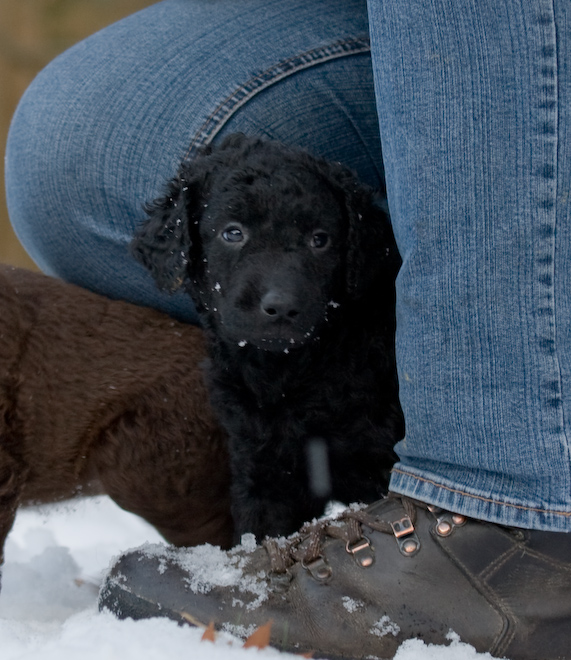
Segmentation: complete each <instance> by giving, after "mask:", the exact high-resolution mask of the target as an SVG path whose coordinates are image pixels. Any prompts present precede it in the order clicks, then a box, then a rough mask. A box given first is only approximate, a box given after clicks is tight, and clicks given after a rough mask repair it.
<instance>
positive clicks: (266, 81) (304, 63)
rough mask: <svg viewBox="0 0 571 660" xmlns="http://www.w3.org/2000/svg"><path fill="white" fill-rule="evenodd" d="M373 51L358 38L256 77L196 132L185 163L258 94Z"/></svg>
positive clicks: (365, 38)
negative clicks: (334, 62)
mask: <svg viewBox="0 0 571 660" xmlns="http://www.w3.org/2000/svg"><path fill="white" fill-rule="evenodd" d="M370 50H371V46H370V42H369V37H368V36H362V37H354V38H351V39H343V40H340V41H335V42H333V43H331V44H329V45H327V46H322V47H320V48H315V49H313V50H308V51H306V52H304V53H300V54H298V55H294V56H293V57H290V58H288V59H285V60H282V61H280V62H278V63H277V64H274V65H273V66H271V67H269V68H268V69H266V70H264V71H262V72H261V73H259V74H257V75H255V76H253V77H252V78H250V79H249V80H248V81H247V82H245V83H244V84H242V85H240V86H239V87H238V88H237V89H235V90H234V91H233V92H232V94H230V95H229V96H228V97H226V98H225V99H224V100H223V101H222V102H221V103H220V104H219V105H218V106H217V107H216V108H215V109H214V110H213V112H212V113H211V114H210V116H209V117H208V118H207V119H206V121H205V122H204V123H203V124H202V126H201V127H200V128H199V129H198V131H197V132H196V134H195V136H194V139H193V140H192V142H191V143H190V146H189V147H188V149H187V151H186V154H185V155H184V158H183V160H184V161H186V160H189V159H190V158H191V156H193V155H194V154H195V152H196V151H197V149H199V148H200V147H202V146H204V145H206V144H209V143H210V142H211V141H212V140H213V139H214V137H215V136H216V134H217V133H218V132H219V131H220V130H222V128H223V126H224V124H225V123H226V122H227V121H228V120H229V119H230V118H231V117H232V115H234V113H235V112H236V111H237V110H238V109H239V108H241V107H242V106H244V105H245V104H246V103H247V102H248V101H249V100H250V99H252V98H253V97H254V96H256V94H259V93H260V92H262V91H263V90H265V89H267V88H268V87H271V86H272V85H274V84H275V83H277V82H279V81H280V80H283V79H284V78H287V77H289V76H291V75H294V74H295V73H298V72H299V71H303V70H304V69H309V68H311V67H314V66H317V65H319V64H323V63H324V62H329V61H331V60H336V59H340V58H342V57H350V56H352V55H361V54H363V53H368V52H370Z"/></svg>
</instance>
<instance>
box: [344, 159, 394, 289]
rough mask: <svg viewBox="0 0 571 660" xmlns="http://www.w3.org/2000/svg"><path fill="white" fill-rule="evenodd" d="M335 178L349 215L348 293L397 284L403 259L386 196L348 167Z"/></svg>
mask: <svg viewBox="0 0 571 660" xmlns="http://www.w3.org/2000/svg"><path fill="white" fill-rule="evenodd" d="M335 179H336V182H337V184H338V185H339V186H340V189H341V193H342V196H343V203H344V206H345V209H346V213H347V223H348V227H347V252H346V286H347V291H348V293H349V294H350V295H351V296H353V297H360V296H361V295H362V294H364V292H365V291H366V290H367V288H368V287H369V286H371V285H373V284H378V283H379V281H385V282H386V283H387V284H388V283H392V282H394V279H395V278H396V275H397V273H398V270H399V268H400V265H401V258H400V255H399V252H398V249H397V246H396V242H395V239H394V235H393V231H392V227H391V221H390V216H389V212H388V204H387V200H386V197H385V195H384V193H382V192H380V193H376V192H375V191H374V190H373V189H372V188H370V187H369V186H367V185H365V184H363V183H361V182H360V181H358V180H357V178H356V177H355V176H354V175H353V173H352V172H350V171H349V170H347V169H346V168H344V167H339V168H338V169H337V170H336V172H335ZM379 278H380V279H379Z"/></svg>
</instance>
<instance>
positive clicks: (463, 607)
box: [100, 495, 571, 660]
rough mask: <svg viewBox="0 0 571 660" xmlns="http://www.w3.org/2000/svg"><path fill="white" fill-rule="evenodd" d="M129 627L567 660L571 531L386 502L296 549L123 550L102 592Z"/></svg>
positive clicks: (364, 648) (316, 646) (314, 527)
mask: <svg viewBox="0 0 571 660" xmlns="http://www.w3.org/2000/svg"><path fill="white" fill-rule="evenodd" d="M100 607H101V608H108V609H109V610H111V611H112V612H114V613H115V614H116V615H117V616H119V617H121V618H125V617H132V618H134V619H141V618H145V617H151V616H167V617H170V618H173V619H176V620H178V621H185V622H189V623H191V624H194V625H199V626H200V625H203V626H207V625H208V624H209V623H210V622H214V624H215V626H216V628H219V629H225V630H227V631H230V632H233V633H236V634H238V635H240V634H241V635H247V634H248V633H250V632H251V631H252V630H253V629H255V628H256V627H259V626H260V625H263V624H265V623H267V622H268V621H269V620H272V621H273V626H272V636H271V642H270V643H271V645H272V646H275V647H277V648H279V649H282V650H287V651H293V652H308V651H313V652H314V655H316V656H326V657H329V658H331V657H335V658H341V657H342V658H366V657H367V656H376V657H378V658H391V657H393V655H394V654H395V652H396V650H397V648H398V647H399V645H400V644H401V643H402V642H403V641H405V640H407V639H410V638H419V639H422V640H424V641H425V642H427V643H434V644H446V643H447V639H449V634H450V632H454V633H457V635H459V637H460V639H461V640H462V641H464V642H467V643H469V644H472V645H473V646H474V647H475V648H476V649H477V650H478V651H480V652H485V651H488V652H490V653H491V654H492V655H494V656H497V657H508V658H510V660H542V659H543V660H548V659H549V660H552V659H555V658H558V659H562V658H571V534H564V533H554V532H538V531H527V530H522V529H514V528H505V527H500V526H499V525H493V524H489V523H483V522H478V521H476V520H471V519H466V518H465V517H463V516H460V515H455V514H451V513H449V512H446V511H442V510H440V509H438V508H436V507H429V506H427V505H425V504H422V503H419V502H415V501H412V500H409V499H407V498H404V497H400V496H396V495H391V496H389V497H388V498H387V499H385V500H381V501H379V502H377V503H375V504H373V505H371V506H369V507H368V508H366V509H362V510H349V511H346V512H345V513H344V514H343V515H342V517H341V518H339V519H337V520H333V521H332V520H328V521H323V522H318V523H314V524H311V525H307V526H306V527H305V528H304V529H302V530H301V532H300V533H299V534H297V535H294V536H293V537H290V538H289V539H288V540H285V539H277V540H276V539H266V541H265V542H264V543H263V545H262V546H255V544H254V542H253V539H252V542H251V543H249V542H248V539H246V543H243V545H242V546H238V547H237V548H235V549H233V550H231V551H229V552H222V551H221V550H219V549H217V548H213V547H212V546H201V547H199V548H193V549H190V550H177V549H174V548H168V547H164V546H153V547H151V548H150V549H149V548H147V549H141V550H137V551H134V552H130V553H128V554H126V555H124V556H123V557H122V558H121V559H120V560H119V561H118V562H117V564H116V565H115V566H114V567H113V569H112V570H111V573H110V575H109V576H108V578H107V581H106V584H105V585H104V587H103V589H102V593H101V600H100Z"/></svg>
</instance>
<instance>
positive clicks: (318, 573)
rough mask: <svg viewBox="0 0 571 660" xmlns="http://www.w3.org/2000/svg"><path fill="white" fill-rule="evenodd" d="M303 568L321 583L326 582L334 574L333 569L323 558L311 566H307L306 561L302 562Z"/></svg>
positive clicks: (310, 563)
mask: <svg viewBox="0 0 571 660" xmlns="http://www.w3.org/2000/svg"><path fill="white" fill-rule="evenodd" d="M301 565H302V567H303V568H305V570H306V571H309V572H310V574H311V576H312V577H313V578H315V579H316V580H318V581H319V582H325V581H326V580H328V579H329V578H330V577H331V575H332V574H333V569H332V568H331V566H329V564H328V563H327V562H326V561H325V559H324V558H323V557H318V558H317V559H315V560H314V561H312V562H309V564H306V563H305V562H304V561H302V562H301Z"/></svg>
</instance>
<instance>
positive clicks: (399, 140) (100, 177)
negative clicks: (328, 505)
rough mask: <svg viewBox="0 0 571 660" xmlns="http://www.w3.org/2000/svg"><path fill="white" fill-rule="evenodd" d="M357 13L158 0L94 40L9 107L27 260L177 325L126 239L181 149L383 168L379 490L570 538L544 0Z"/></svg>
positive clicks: (564, 246)
mask: <svg viewBox="0 0 571 660" xmlns="http://www.w3.org/2000/svg"><path fill="white" fill-rule="evenodd" d="M368 11H369V23H370V26H369V24H368V21H367V6H366V4H365V0H311V1H310V2H307V0H279V1H275V0H270V1H267V0H264V1H262V0H238V1H237V0H217V1H216V2H211V1H207V0H166V1H165V2H163V3H160V4H158V5H154V6H152V7H150V8H149V9H146V10H144V11H142V12H140V13H138V14H135V15H134V16H132V17H130V18H128V19H126V20H124V21H121V22H120V23H118V24H116V25H114V26H111V27H110V28H107V29H106V30H104V31H102V32H100V33H98V34H96V35H94V36H93V37H91V38H90V39H88V40H86V41H85V42H83V43H81V44H79V45H78V46H76V47H75V48H73V49H71V50H70V51H68V52H67V53H65V54H64V55H62V56H61V57H60V58H58V59H57V60H56V61H55V62H53V63H52V64H51V65H50V66H49V67H48V68H47V69H46V70H45V71H44V72H43V73H41V74H40V75H39V76H38V78H37V79H36V81H35V82H34V83H33V85H32V86H31V88H30V89H29V91H28V92H27V94H26V95H25V97H24V98H23V100H22V102H21V104H20V107H19V109H18V111H17V113H16V116H15V118H14V121H13V125H12V129H11V133H10V138H9V144H8V160H7V192H8V201H9V210H10V213H11V217H12V220H13V223H14V225H15V228H16V230H17V233H18V235H19V236H20V238H21V240H22V241H23V243H24V245H25V246H26V247H27V249H28V250H29V252H30V254H31V255H32V257H33V258H34V259H35V260H36V262H37V263H38V264H39V265H40V266H41V267H42V269H44V270H45V271H47V272H49V273H52V274H56V275H59V276H61V277H63V278H65V279H67V280H70V281H73V282H76V283H78V284H81V285H83V286H86V287H88V288H91V289H93V290H96V291H100V292H102V293H105V294H107V295H110V296H112V297H119V298H125V299H128V300H132V301H134V302H139V303H142V304H147V305H152V306H156V307H158V308H160V309H164V310H166V311H169V312H170V313H171V314H173V315H176V316H179V317H181V318H185V319H188V320H192V319H193V318H194V317H193V310H192V307H191V305H190V304H189V301H188V299H187V298H186V297H184V296H178V297H174V298H167V297H165V296H163V295H162V294H159V293H158V292H157V291H156V290H155V287H154V284H153V283H152V282H151V280H150V277H149V276H148V275H147V274H146V273H145V272H144V271H143V269H142V268H140V267H139V266H138V265H136V264H135V263H134V262H133V260H132V259H131V258H130V257H129V255H128V252H127V244H128V242H129V239H130V236H131V234H132V231H133V229H134V227H135V226H136V225H137V223H138V222H140V221H141V220H142V218H143V213H142V210H141V206H142V204H143V203H144V202H145V201H146V200H149V199H151V198H152V197H154V196H155V195H157V193H159V192H160V190H161V185H162V183H163V181H164V180H165V179H166V178H168V177H170V176H172V175H173V174H174V172H175V170H176V167H177V165H178V163H179V162H180V160H181V159H183V158H191V157H192V155H193V153H194V152H195V150H196V148H197V147H198V146H200V145H201V144H205V143H208V142H209V141H211V140H216V139H219V138H220V137H221V136H223V135H225V134H227V133H229V132H232V131H235V130H243V131H244V132H247V133H254V134H261V135H267V136H270V137H273V138H276V139H280V140H284V141H286V142H289V143H293V144H298V145H301V146H304V147H307V148H309V149H311V150H312V151H314V152H316V153H319V154H321V155H323V156H325V157H327V158H331V159H335V160H340V161H343V162H345V163H346V164H348V165H349V166H350V167H353V168H354V169H356V170H357V172H358V173H359V175H360V176H361V177H362V178H363V179H364V180H365V181H367V182H369V183H370V184H372V185H377V184H379V183H380V182H381V181H382V180H383V176H384V174H383V164H382V163H383V161H384V165H385V168H386V172H387V185H388V194H389V204H390V209H391V214H392V216H393V224H394V228H395V233H396V236H397V241H398V244H399V249H400V250H401V253H402V255H403V258H404V264H403V268H402V270H401V273H400V275H399V279H398V283H397V288H398V303H397V306H398V309H397V313H398V330H397V350H398V363H399V378H400V383H401V396H402V402H403V406H404V410H405V417H406V427H407V430H406V438H405V440H404V441H403V442H402V443H400V444H399V445H398V447H397V449H398V452H399V457H400V461H399V463H398V464H397V466H396V468H395V471H394V474H393V478H392V482H391V487H392V489H393V490H396V491H398V492H402V493H405V494H408V495H411V496H413V497H417V498H418V499H421V500H424V501H427V502H432V503H435V504H439V505H441V506H443V507H445V508H449V509H451V510H453V511H458V512H462V513H465V514H468V515H471V516H474V517H477V518H481V519H486V520H490V521H492V522H499V523H503V524H508V525H519V526H522V527H532V528H537V529H549V530H566V531H571V470H570V467H571V466H570V455H569V439H568V431H569V429H568V424H569V423H568V420H569V419H570V415H569V413H570V412H571V411H570V410H569V406H570V402H569V392H568V386H569V382H570V377H571V362H570V359H571V323H570V322H569V320H570V313H569V312H570V309H569V306H570V304H571V301H570V297H569V291H568V282H569V281H570V277H569V275H570V273H569V270H570V268H571V259H570V256H571V255H570V254H569V251H570V248H571V223H570V222H569V212H570V206H569V204H570V203H569V189H570V184H571V181H570V177H571V175H570V171H571V168H570V166H569V163H570V162H571V159H570V156H571V153H570V149H571V147H570V146H569V145H570V139H569V137H570V136H569V133H568V127H569V125H570V119H571V118H570V116H569V113H570V111H571V107H570V100H571V99H570V91H569V87H570V82H569V75H570V71H571V66H570V65H571V62H570V61H569V59H570V50H571V49H570V48H569V45H570V44H569V35H570V30H569V27H570V26H571V16H570V15H569V9H568V3H565V2H559V1H558V2H557V3H556V5H555V7H553V3H552V2H551V1H548V0H493V1H492V0H398V1H397V0H369V6H368ZM369 27H370V35H371V43H372V49H371V54H370V53H369V45H368V36H367V35H368V30H369ZM371 55H372V63H373V71H371ZM373 80H374V86H375V89H376V98H375V92H374V88H373ZM375 101H376V103H375ZM377 110H378V120H377ZM379 126H380V131H381V136H382V142H383V155H382V157H381V148H380V139H379ZM566 287H567V289H566Z"/></svg>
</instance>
